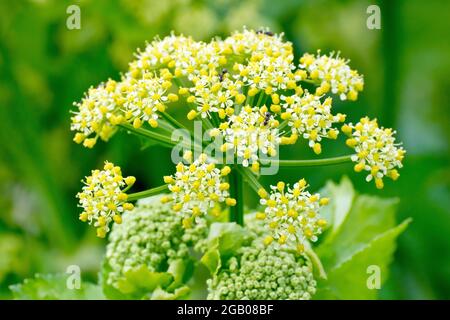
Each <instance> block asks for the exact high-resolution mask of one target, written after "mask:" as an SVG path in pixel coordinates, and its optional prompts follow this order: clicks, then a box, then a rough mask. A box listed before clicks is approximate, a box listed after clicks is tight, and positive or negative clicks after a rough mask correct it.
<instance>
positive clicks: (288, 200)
mask: <svg viewBox="0 0 450 320" xmlns="http://www.w3.org/2000/svg"><path fill="white" fill-rule="evenodd" d="M306 187H307V184H306V181H305V180H304V179H301V180H300V181H298V182H297V183H295V184H294V186H293V187H292V188H291V187H289V186H287V187H286V184H285V183H284V182H281V181H280V182H278V183H277V185H276V186H271V188H270V189H271V190H270V194H269V193H267V191H265V190H264V189H261V190H260V191H259V195H260V197H261V200H260V204H261V205H263V206H264V207H265V209H264V211H263V212H260V213H258V214H257V215H256V217H257V218H258V219H263V220H265V221H266V222H267V223H268V226H269V228H270V229H271V230H272V235H270V236H267V237H266V239H265V243H266V244H267V245H268V244H271V243H272V242H273V241H274V240H276V241H277V242H278V244H280V245H288V246H290V247H295V248H296V249H297V250H298V251H299V252H303V250H304V248H305V242H306V241H312V242H315V241H317V235H319V234H320V233H321V232H322V229H323V227H325V226H326V223H327V222H326V220H325V219H323V218H321V216H320V214H319V210H320V208H321V207H322V206H324V205H326V204H328V201H329V200H328V198H322V199H321V198H320V195H319V194H311V193H309V191H307V190H306Z"/></svg>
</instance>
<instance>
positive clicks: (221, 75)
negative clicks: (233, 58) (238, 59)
mask: <svg viewBox="0 0 450 320" xmlns="http://www.w3.org/2000/svg"><path fill="white" fill-rule="evenodd" d="M226 73H228V70H227V69H222V72H221V73H219V81H220V82H222V81H223V76H224V75H225V74H226Z"/></svg>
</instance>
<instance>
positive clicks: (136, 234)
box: [105, 196, 207, 287]
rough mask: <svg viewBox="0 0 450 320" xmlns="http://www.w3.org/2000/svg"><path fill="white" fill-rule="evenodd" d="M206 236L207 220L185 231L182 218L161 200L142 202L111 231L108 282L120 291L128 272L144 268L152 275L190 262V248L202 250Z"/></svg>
mask: <svg viewBox="0 0 450 320" xmlns="http://www.w3.org/2000/svg"><path fill="white" fill-rule="evenodd" d="M206 235H207V225H206V220H204V219H199V221H198V223H196V224H195V226H193V227H192V228H189V229H185V228H183V225H182V217H181V216H180V215H177V214H176V213H174V212H173V211H172V210H171V206H170V204H167V203H166V204H163V203H161V201H160V196H155V197H151V198H146V199H143V200H139V202H138V203H137V205H136V208H135V209H133V210H132V211H130V212H126V213H124V215H123V223H122V224H120V225H114V227H113V228H112V231H111V234H110V236H109V243H108V246H107V247H106V256H105V261H106V262H107V264H108V265H109V267H110V270H111V271H110V272H108V274H107V276H106V282H107V284H108V285H111V286H114V287H117V284H118V282H119V281H120V280H121V279H122V278H123V277H124V275H125V273H126V272H127V271H128V270H130V269H133V268H136V267H140V266H143V265H144V266H146V267H147V268H148V270H149V271H151V272H166V271H167V269H168V266H170V265H171V263H172V262H174V261H177V260H180V259H181V260H186V259H188V258H189V257H190V249H191V248H194V249H197V250H200V249H201V246H202V245H203V239H205V238H206Z"/></svg>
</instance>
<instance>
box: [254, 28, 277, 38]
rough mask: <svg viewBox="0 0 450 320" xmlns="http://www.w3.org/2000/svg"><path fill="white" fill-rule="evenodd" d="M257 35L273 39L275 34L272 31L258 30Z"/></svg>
mask: <svg viewBox="0 0 450 320" xmlns="http://www.w3.org/2000/svg"><path fill="white" fill-rule="evenodd" d="M256 34H265V35H266V36H269V37H272V36H274V35H275V34H274V33H273V32H272V31H264V30H261V29H260V30H256Z"/></svg>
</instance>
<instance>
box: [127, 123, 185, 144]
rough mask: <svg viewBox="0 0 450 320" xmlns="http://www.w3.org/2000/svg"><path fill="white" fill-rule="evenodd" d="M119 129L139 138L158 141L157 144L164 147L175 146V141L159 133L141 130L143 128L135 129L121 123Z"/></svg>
mask: <svg viewBox="0 0 450 320" xmlns="http://www.w3.org/2000/svg"><path fill="white" fill-rule="evenodd" d="M119 126H120V127H122V128H124V129H125V130H128V131H130V132H131V133H134V134H136V135H138V136H141V137H146V138H150V139H152V140H155V141H158V142H159V143H161V144H163V145H165V146H170V147H172V146H175V145H177V142H176V141H172V139H171V138H169V137H167V136H165V135H162V134H160V133H156V132H153V131H150V130H147V129H143V128H135V127H133V126H132V125H131V124H129V123H123V124H120V125H119Z"/></svg>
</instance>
